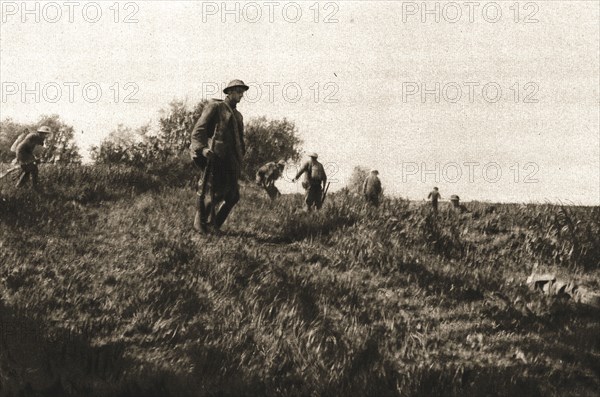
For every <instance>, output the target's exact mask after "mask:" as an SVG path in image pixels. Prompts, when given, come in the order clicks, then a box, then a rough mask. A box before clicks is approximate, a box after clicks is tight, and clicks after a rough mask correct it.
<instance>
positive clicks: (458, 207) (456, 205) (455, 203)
mask: <svg viewBox="0 0 600 397" xmlns="http://www.w3.org/2000/svg"><path fill="white" fill-rule="evenodd" d="M450 202H451V203H452V208H453V209H454V210H455V211H456V212H460V213H461V214H463V213H465V212H470V211H469V209H468V208H467V207H465V206H464V204H461V203H460V197H458V196H457V195H456V194H453V195H452V196H450Z"/></svg>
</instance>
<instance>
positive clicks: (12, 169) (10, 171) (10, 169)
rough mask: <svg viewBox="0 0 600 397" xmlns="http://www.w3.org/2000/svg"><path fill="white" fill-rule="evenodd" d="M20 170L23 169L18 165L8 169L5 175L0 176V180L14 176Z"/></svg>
mask: <svg viewBox="0 0 600 397" xmlns="http://www.w3.org/2000/svg"><path fill="white" fill-rule="evenodd" d="M19 168H21V166H20V165H16V166H14V167H11V168H9V169H7V170H6V171H4V172H3V173H1V174H0V179H2V178H4V177H5V176H7V175H8V174H12V173H13V172H14V171H16V170H18V169H19Z"/></svg>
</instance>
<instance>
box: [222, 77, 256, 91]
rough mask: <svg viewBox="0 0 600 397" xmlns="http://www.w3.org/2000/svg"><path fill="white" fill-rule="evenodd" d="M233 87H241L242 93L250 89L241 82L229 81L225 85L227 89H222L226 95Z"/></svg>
mask: <svg viewBox="0 0 600 397" xmlns="http://www.w3.org/2000/svg"><path fill="white" fill-rule="evenodd" d="M235 87H242V88H243V89H244V91H248V89H249V88H250V87H248V86H247V85H246V84H244V82H243V81H242V80H231V81H230V82H229V84H227V87H225V88H224V89H223V92H224V93H225V94H227V93H228V92H229V90H231V89H232V88H235Z"/></svg>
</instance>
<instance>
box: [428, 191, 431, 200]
mask: <svg viewBox="0 0 600 397" xmlns="http://www.w3.org/2000/svg"><path fill="white" fill-rule="evenodd" d="M430 198H431V192H429V194H428V195H427V199H428V200H429V199H430Z"/></svg>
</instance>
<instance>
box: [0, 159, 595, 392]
mask: <svg viewBox="0 0 600 397" xmlns="http://www.w3.org/2000/svg"><path fill="white" fill-rule="evenodd" d="M182 170H183V168H182ZM177 172H179V171H177ZM181 172H182V175H180V176H177V175H178V174H177V173H175V174H170V173H169V169H168V168H166V169H161V168H158V167H157V168H155V169H148V170H146V171H140V170H134V169H128V168H112V169H109V168H104V167H96V168H94V167H82V168H80V169H77V168H55V169H51V168H44V169H43V170H42V175H41V179H42V181H43V182H44V188H43V191H42V192H41V193H36V192H33V191H30V190H15V189H14V188H12V187H9V188H5V189H4V190H3V193H2V198H1V201H0V215H1V218H0V244H1V246H2V250H0V297H1V300H0V325H1V326H2V327H3V328H2V335H1V336H2V338H0V342H1V344H0V395H24V396H29V395H32V396H33V395H90V396H92V395H98V396H104V395H121V396H138V395H177V396H180V395H183V396H186V395H189V396H196V395H284V396H285V395H350V396H351V395H357V396H358V395H360V396H363V395H377V396H379V395H396V396H421V395H427V396H429V395H444V396H447V395H456V396H458V395H461V396H462V395H511V394H513V395H525V394H526V395H548V394H549V395H590V394H593V393H594V392H595V391H596V390H598V388H599V386H600V381H599V380H598V376H597V371H596V370H597V365H596V363H597V362H598V359H599V357H600V350H599V348H600V344H599V343H598V334H600V333H599V332H598V331H600V321H599V320H598V318H599V317H598V316H597V314H598V313H597V311H595V310H594V309H591V308H585V307H580V306H578V305H576V304H575V303H573V302H569V301H568V300H565V299H564V297H548V296H545V295H543V294H538V293H537V292H535V291H531V290H529V289H528V288H527V287H525V286H524V285H523V281H524V280H525V278H526V277H527V275H528V274H529V272H530V271H531V269H532V268H533V267H534V264H535V263H537V264H538V266H546V267H547V268H548V269H550V270H560V271H563V272H565V274H571V275H572V276H573V277H575V278H576V280H575V281H577V282H581V283H584V284H587V285H590V286H592V287H594V286H595V287H598V284H597V281H594V280H597V279H598V270H599V267H598V263H597V258H598V256H597V248H598V246H599V245H600V244H599V242H598V233H596V232H597V231H598V230H597V228H598V216H599V212H598V208H576V207H560V206H518V205H493V206H492V205H488V204H481V203H480V204H476V205H473V208H471V209H472V211H473V212H472V213H471V214H462V215H461V214H457V213H454V212H452V211H451V210H450V209H447V208H441V210H440V212H439V214H438V215H437V216H434V215H433V214H432V213H431V212H430V211H429V208H428V207H421V206H418V205H415V204H414V203H409V202H408V201H406V200H401V199H386V200H384V201H383V203H382V205H381V206H380V207H379V208H372V207H369V206H367V205H365V204H364V203H363V202H362V200H360V198H357V197H354V196H352V195H349V194H346V193H343V192H342V193H336V194H331V195H330V196H329V197H328V199H327V202H326V205H325V207H324V208H323V210H322V211H320V212H318V213H304V212H302V211H301V202H302V199H301V197H300V196H299V195H295V196H294V195H290V196H284V197H281V199H279V200H278V201H276V202H275V203H272V202H270V200H269V199H268V198H267V197H266V195H265V194H264V192H262V191H260V190H258V189H257V188H256V187H253V186H252V185H244V186H243V188H242V199H241V201H240V203H239V204H238V206H237V207H236V208H235V209H234V211H233V213H232V214H231V217H230V219H228V221H227V222H226V224H225V226H224V228H223V235H222V236H220V237H216V236H212V235H208V236H203V235H202V236H201V235H197V234H196V233H194V232H193V230H192V228H191V215H192V214H193V210H194V209H193V202H194V194H195V193H194V191H193V189H192V187H191V185H192V184H191V183H188V182H186V181H189V180H193V177H192V176H190V175H185V173H183V171H181ZM595 255H596V256H595ZM594 256H595V257H594ZM594 283H596V284H594ZM15 324H16V325H15ZM15 330H18V331H15ZM546 341H552V343H551V344H550V343H546ZM595 371H596V372H595Z"/></svg>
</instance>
